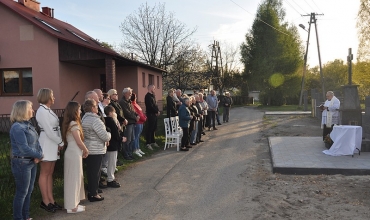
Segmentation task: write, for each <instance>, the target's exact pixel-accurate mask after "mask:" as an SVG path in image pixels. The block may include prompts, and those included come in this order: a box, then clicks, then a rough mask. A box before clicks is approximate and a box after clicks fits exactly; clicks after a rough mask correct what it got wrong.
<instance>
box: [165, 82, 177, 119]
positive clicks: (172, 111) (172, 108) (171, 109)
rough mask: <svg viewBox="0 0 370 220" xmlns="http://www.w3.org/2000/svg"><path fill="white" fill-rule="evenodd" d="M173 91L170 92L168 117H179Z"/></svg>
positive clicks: (167, 99)
mask: <svg viewBox="0 0 370 220" xmlns="http://www.w3.org/2000/svg"><path fill="white" fill-rule="evenodd" d="M173 93H174V91H173V89H170V90H168V96H167V98H166V101H167V117H168V118H170V117H175V116H176V115H177V108H176V102H175V101H174V100H173Z"/></svg>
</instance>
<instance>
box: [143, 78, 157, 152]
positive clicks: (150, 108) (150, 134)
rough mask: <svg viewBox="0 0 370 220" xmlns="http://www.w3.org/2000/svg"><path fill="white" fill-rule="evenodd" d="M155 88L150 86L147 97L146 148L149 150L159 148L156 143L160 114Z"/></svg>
mask: <svg viewBox="0 0 370 220" xmlns="http://www.w3.org/2000/svg"><path fill="white" fill-rule="evenodd" d="M154 91H155V86H154V85H149V86H148V93H147V94H146V95H145V107H146V116H147V121H146V146H147V148H148V149H150V150H153V148H152V147H153V146H154V147H159V146H158V144H157V143H155V130H156V129H157V119H158V116H159V114H160V112H159V108H158V105H157V101H156V99H155V92H154Z"/></svg>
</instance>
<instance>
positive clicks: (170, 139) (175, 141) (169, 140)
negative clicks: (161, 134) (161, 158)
mask: <svg viewBox="0 0 370 220" xmlns="http://www.w3.org/2000/svg"><path fill="white" fill-rule="evenodd" d="M164 130H165V133H166V142H165V144H164V149H163V150H166V148H167V145H168V148H169V147H170V146H171V145H176V147H177V151H179V150H180V142H181V140H180V134H172V132H171V129H170V119H169V118H165V119H164Z"/></svg>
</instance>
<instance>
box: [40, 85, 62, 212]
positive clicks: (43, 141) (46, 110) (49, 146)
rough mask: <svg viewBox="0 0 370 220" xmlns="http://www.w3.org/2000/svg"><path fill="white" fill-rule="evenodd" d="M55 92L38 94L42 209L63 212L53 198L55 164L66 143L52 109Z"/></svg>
mask: <svg viewBox="0 0 370 220" xmlns="http://www.w3.org/2000/svg"><path fill="white" fill-rule="evenodd" d="M54 100H55V98H54V95H53V91H52V90H51V89H48V88H42V89H40V90H39V92H38V94H37V101H38V102H39V103H40V107H39V108H38V110H37V112H36V120H37V123H38V125H39V127H40V131H41V133H40V137H39V142H40V146H41V148H42V151H43V152H44V158H43V159H42V161H41V163H40V176H39V187H40V191H41V195H42V201H41V204H40V207H41V208H43V209H45V210H46V211H48V212H55V210H57V209H59V210H61V209H62V207H61V206H60V205H58V204H57V203H56V202H55V200H54V197H53V173H54V167H55V162H56V161H57V159H59V151H60V150H62V149H63V146H64V143H63V141H62V136H61V133H60V127H59V118H58V116H57V115H56V114H55V113H54V112H53V111H52V110H51V109H50V107H51V105H52V104H54Z"/></svg>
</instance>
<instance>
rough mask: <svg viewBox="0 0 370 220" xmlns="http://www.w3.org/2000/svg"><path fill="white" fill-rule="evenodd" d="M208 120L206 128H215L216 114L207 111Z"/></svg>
mask: <svg viewBox="0 0 370 220" xmlns="http://www.w3.org/2000/svg"><path fill="white" fill-rule="evenodd" d="M207 116H208V119H207V123H208V128H211V127H213V128H215V127H216V112H215V111H208V115H207Z"/></svg>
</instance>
